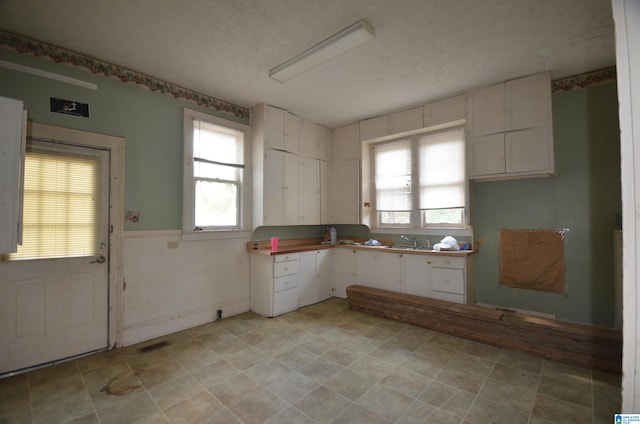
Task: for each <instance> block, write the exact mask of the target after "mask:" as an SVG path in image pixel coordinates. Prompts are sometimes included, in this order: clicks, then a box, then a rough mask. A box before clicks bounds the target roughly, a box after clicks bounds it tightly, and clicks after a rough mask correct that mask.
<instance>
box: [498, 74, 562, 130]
mask: <svg viewBox="0 0 640 424" xmlns="http://www.w3.org/2000/svg"><path fill="white" fill-rule="evenodd" d="M504 88H505V115H506V119H505V121H506V130H520V129H524V128H533V127H542V126H545V125H547V124H549V123H550V122H551V80H550V77H549V74H548V73H544V74H536V75H531V76H528V77H524V78H519V79H516V80H511V81H507V82H505V84H504Z"/></svg>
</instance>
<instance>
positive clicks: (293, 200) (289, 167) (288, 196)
mask: <svg viewBox="0 0 640 424" xmlns="http://www.w3.org/2000/svg"><path fill="white" fill-rule="evenodd" d="M283 156H284V190H283V193H284V194H283V196H284V206H283V207H284V224H285V225H297V224H298V220H299V217H300V210H299V202H300V195H299V190H300V169H299V166H300V165H299V161H298V157H297V156H295V155H292V154H290V153H284V154H283ZM266 181H267V185H268V184H269V182H268V180H266Z"/></svg>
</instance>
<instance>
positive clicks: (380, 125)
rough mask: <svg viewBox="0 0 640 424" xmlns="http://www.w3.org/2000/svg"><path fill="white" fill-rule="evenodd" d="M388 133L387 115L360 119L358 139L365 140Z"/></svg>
mask: <svg viewBox="0 0 640 424" xmlns="http://www.w3.org/2000/svg"><path fill="white" fill-rule="evenodd" d="M387 135H389V116H388V115H383V116H378V117H376V118H370V119H365V120H363V121H360V140H361V141H367V140H373V139H374V138H379V137H384V136H387Z"/></svg>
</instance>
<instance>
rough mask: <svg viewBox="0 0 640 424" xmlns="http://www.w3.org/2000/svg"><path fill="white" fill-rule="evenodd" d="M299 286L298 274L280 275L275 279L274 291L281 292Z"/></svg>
mask: <svg viewBox="0 0 640 424" xmlns="http://www.w3.org/2000/svg"><path fill="white" fill-rule="evenodd" d="M296 287H298V275H297V274H293V275H285V276H284V277H278V278H274V279H273V292H274V293H277V292H281V291H283V290H289V289H293V288H296Z"/></svg>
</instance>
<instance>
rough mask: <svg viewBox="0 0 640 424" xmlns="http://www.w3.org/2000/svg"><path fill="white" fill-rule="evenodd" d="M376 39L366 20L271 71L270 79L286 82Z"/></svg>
mask: <svg viewBox="0 0 640 424" xmlns="http://www.w3.org/2000/svg"><path fill="white" fill-rule="evenodd" d="M374 37H375V30H374V29H373V27H372V26H371V24H369V23H368V22H367V21H365V20H364V19H362V20H360V21H358V22H356V23H355V24H353V25H351V26H349V27H347V28H345V29H343V30H342V31H340V32H338V33H337V34H334V35H332V36H331V37H329V38H327V39H326V40H324V41H321V42H320V43H318V44H316V45H315V46H313V47H311V48H310V49H308V50H305V51H304V52H302V53H300V54H299V55H297V56H295V57H293V58H291V59H289V60H287V61H286V62H284V63H283V64H281V65H278V66H276V67H275V68H273V69H271V70H270V71H269V77H271V78H273V79H274V80H276V81H280V82H285V81H288V80H290V79H291V78H294V77H296V76H298V75H300V74H302V73H305V72H307V71H309V70H311V69H313V68H315V67H316V66H318V65H321V64H323V63H325V62H327V61H329V60H331V59H333V58H334V57H337V56H339V55H341V54H342V53H345V52H346V51H348V50H351V49H353V48H355V47H357V46H359V45H360V44H362V43H364V42H365V41H369V40H371V39H373V38H374Z"/></svg>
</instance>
